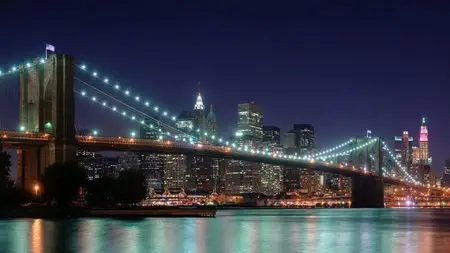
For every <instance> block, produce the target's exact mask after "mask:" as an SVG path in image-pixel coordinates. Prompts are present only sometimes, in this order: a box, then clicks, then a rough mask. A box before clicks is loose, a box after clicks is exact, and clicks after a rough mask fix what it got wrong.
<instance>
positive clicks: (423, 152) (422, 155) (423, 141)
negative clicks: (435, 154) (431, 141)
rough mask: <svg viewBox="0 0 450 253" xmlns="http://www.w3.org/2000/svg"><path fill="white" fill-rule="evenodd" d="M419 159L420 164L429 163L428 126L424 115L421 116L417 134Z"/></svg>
mask: <svg viewBox="0 0 450 253" xmlns="http://www.w3.org/2000/svg"><path fill="white" fill-rule="evenodd" d="M419 161H420V163H422V164H429V163H430V152H429V149H428V128H427V122H426V119H425V117H422V125H421V126H420V136H419Z"/></svg>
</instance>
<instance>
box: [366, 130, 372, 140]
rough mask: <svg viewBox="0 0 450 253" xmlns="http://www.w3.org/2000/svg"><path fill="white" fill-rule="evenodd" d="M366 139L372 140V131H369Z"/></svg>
mask: <svg viewBox="0 0 450 253" xmlns="http://www.w3.org/2000/svg"><path fill="white" fill-rule="evenodd" d="M366 137H367V138H372V130H370V129H367V133H366Z"/></svg>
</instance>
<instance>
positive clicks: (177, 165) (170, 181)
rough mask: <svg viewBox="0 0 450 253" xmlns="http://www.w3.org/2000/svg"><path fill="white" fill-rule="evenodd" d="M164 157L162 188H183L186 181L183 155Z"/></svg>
mask: <svg viewBox="0 0 450 253" xmlns="http://www.w3.org/2000/svg"><path fill="white" fill-rule="evenodd" d="M164 156H165V159H164V188H167V189H181V188H184V186H185V180H186V178H185V172H186V157H185V156H184V155H164Z"/></svg>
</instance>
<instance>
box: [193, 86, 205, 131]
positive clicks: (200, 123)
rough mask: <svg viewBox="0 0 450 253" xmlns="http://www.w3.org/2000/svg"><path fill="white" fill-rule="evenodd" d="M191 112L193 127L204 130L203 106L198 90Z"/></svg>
mask: <svg viewBox="0 0 450 253" xmlns="http://www.w3.org/2000/svg"><path fill="white" fill-rule="evenodd" d="M193 114H194V115H193V116H194V127H195V128H199V129H200V130H201V131H205V106H204V105H203V99H202V95H201V93H200V92H199V93H198V94H197V100H196V101H195V105H194V112H193Z"/></svg>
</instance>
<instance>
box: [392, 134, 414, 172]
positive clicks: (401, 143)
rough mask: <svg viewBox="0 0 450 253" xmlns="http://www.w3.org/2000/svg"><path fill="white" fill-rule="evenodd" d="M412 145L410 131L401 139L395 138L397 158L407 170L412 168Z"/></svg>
mask: <svg viewBox="0 0 450 253" xmlns="http://www.w3.org/2000/svg"><path fill="white" fill-rule="evenodd" d="M412 145H413V137H410V136H409V133H408V131H403V135H402V136H401V137H400V136H395V157H396V158H397V160H399V161H400V162H401V163H402V165H403V166H405V167H407V168H410V167H411V166H412V161H413V156H412Z"/></svg>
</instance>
